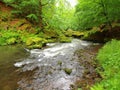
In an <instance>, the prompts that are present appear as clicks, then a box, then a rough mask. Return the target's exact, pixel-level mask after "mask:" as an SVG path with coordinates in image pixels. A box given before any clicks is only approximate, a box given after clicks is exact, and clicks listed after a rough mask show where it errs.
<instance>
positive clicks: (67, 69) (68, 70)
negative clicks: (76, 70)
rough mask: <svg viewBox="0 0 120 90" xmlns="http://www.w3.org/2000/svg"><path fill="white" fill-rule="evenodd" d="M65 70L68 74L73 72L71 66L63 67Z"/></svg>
mask: <svg viewBox="0 0 120 90" xmlns="http://www.w3.org/2000/svg"><path fill="white" fill-rule="evenodd" d="M63 70H64V71H65V73H66V74H68V75H70V74H71V73H72V69H69V68H64V69H63Z"/></svg>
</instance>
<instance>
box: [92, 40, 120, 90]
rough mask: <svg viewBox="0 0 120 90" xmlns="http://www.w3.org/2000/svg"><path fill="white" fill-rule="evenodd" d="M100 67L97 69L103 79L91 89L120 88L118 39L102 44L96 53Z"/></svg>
mask: <svg viewBox="0 0 120 90" xmlns="http://www.w3.org/2000/svg"><path fill="white" fill-rule="evenodd" d="M97 60H98V63H99V64H100V65H101V68H97V71H98V72H99V73H100V75H101V76H102V78H103V80H102V81H101V82H99V83H96V84H95V85H94V86H93V87H91V90H120V41H119V40H112V41H110V42H108V43H106V44H105V45H104V47H103V48H102V49H101V50H100V51H99V53H98V55H97Z"/></svg>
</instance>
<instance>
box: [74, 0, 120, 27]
mask: <svg viewBox="0 0 120 90" xmlns="http://www.w3.org/2000/svg"><path fill="white" fill-rule="evenodd" d="M119 3H120V0H89V1H88V0H79V4H78V5H77V7H76V16H77V18H78V21H77V22H78V28H80V29H88V28H91V27H93V26H99V25H101V24H102V23H105V24H108V25H110V24H111V22H113V21H115V20H118V19H120V18H119V13H120V7H119Z"/></svg>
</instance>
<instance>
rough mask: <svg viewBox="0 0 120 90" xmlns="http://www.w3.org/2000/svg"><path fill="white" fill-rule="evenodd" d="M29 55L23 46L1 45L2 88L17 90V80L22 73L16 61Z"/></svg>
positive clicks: (1, 89) (0, 78)
mask: <svg viewBox="0 0 120 90" xmlns="http://www.w3.org/2000/svg"><path fill="white" fill-rule="evenodd" d="M28 55H29V54H28V53H27V52H26V51H25V50H24V49H23V48H22V47H21V46H1V47H0V90H17V82H18V80H19V79H20V77H21V76H22V75H21V74H20V72H19V71H18V69H17V68H15V67H14V63H15V62H18V61H21V60H23V59H24V58H26V57H27V56H28Z"/></svg>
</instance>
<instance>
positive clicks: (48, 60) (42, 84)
mask: <svg viewBox="0 0 120 90" xmlns="http://www.w3.org/2000/svg"><path fill="white" fill-rule="evenodd" d="M90 45H92V43H90V42H86V41H81V40H78V39H73V40H72V42H71V43H49V44H47V46H48V47H47V48H45V49H33V50H28V49H22V48H19V47H16V48H14V47H9V48H8V47H1V48H0V90H71V88H70V85H72V84H73V83H74V82H75V81H76V80H77V79H79V78H80V77H82V75H83V72H84V67H83V66H82V65H80V64H79V62H78V61H77V60H78V57H77V56H75V55H74V53H75V51H76V50H79V49H83V48H85V47H88V46H90ZM25 51H26V52H25ZM28 53H29V55H28ZM67 70H68V71H69V73H68V72H67ZM2 82H4V83H2ZM15 82H16V83H17V84H15ZM17 85H18V86H17ZM13 87H14V88H13ZM16 87H17V89H16Z"/></svg>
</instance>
